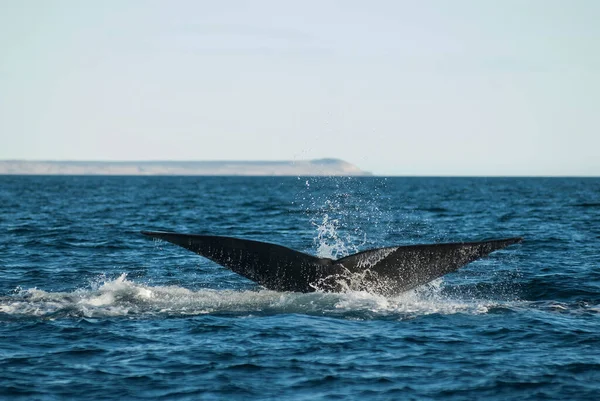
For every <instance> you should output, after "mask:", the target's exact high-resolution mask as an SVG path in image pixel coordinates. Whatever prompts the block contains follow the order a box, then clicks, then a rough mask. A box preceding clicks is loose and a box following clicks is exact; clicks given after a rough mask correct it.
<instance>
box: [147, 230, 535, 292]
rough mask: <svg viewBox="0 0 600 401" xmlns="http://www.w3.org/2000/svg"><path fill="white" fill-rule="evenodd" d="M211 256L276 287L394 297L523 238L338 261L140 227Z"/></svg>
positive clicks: (395, 249)
mask: <svg viewBox="0 0 600 401" xmlns="http://www.w3.org/2000/svg"><path fill="white" fill-rule="evenodd" d="M142 234H144V235H147V236H149V237H152V238H156V239H160V240H164V241H168V242H171V243H173V244H176V245H179V246H181V247H183V248H186V249H188V250H190V251H192V252H195V253H197V254H198V255H201V256H203V257H205V258H208V259H210V260H212V261H213V262H216V263H218V264H220V265H222V266H224V267H227V268H228V269H230V270H232V271H233V272H235V273H237V274H239V275H241V276H244V277H246V278H248V279H250V280H252V281H254V282H256V283H258V284H260V285H262V286H263V287H265V288H267V289H269V290H274V291H292V292H314V291H325V292H341V291H345V290H348V289H352V290H361V291H369V292H374V293H378V294H382V295H394V294H398V293H401V292H405V291H408V290H411V289H413V288H416V287H418V286H420V285H422V284H426V283H428V282H430V281H432V280H435V279H436V278H438V277H441V276H443V275H445V274H448V273H451V272H454V271H456V270H458V269H460V268H461V267H463V266H465V265H466V264H468V263H470V262H472V261H474V260H477V259H480V258H483V257H485V256H487V255H488V254H490V253H492V252H494V251H496V250H499V249H503V248H506V247H507V246H509V245H512V244H517V243H519V242H521V241H522V240H523V239H522V238H520V237H516V238H505V239H494V240H487V241H478V242H456V243H443V244H423V245H404V246H392V247H385V248H376V249H370V250H366V251H362V252H358V253H355V254H353V255H349V256H345V257H343V258H340V259H337V260H334V259H329V258H319V257H316V256H312V255H308V254H306V253H303V252H298V251H295V250H293V249H290V248H286V247H284V246H281V245H276V244H270V243H266V242H260V241H253V240H247V239H240V238H233V237H223V236H213V235H196V234H182V233H175V232H164V231H142Z"/></svg>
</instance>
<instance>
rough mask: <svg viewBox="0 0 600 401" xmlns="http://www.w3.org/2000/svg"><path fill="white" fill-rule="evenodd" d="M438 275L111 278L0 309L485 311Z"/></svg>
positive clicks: (8, 300) (34, 295)
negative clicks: (369, 282)
mask: <svg viewBox="0 0 600 401" xmlns="http://www.w3.org/2000/svg"><path fill="white" fill-rule="evenodd" d="M441 283H442V280H441V279H438V280H436V281H435V283H434V284H433V285H428V286H426V287H423V288H421V289H418V290H413V291H410V292H407V293H404V294H401V295H399V296H396V297H391V298H388V297H384V296H381V295H375V294H372V293H368V292H365V291H348V292H344V293H323V292H314V293H308V294H301V293H287V292H283V293H282V292H276V291H269V290H259V291H235V290H212V289H201V290H198V291H192V290H189V289H186V288H183V287H179V286H149V285H147V284H143V283H136V282H134V281H131V280H128V279H127V277H126V275H125V274H122V275H121V276H119V277H118V278H116V279H113V280H105V281H103V282H97V283H94V284H92V285H91V288H84V289H78V290H75V291H72V292H47V291H44V290H40V289H37V288H31V289H25V290H23V289H21V290H18V291H16V292H15V294H14V295H11V296H7V297H2V298H0V313H5V314H8V315H18V316H39V317H48V318H54V317H67V316H71V317H74V316H83V317H102V316H151V315H157V314H163V315H198V314H206V313H232V312H233V313H237V314H242V315H251V314H256V313H266V314H280V313H302V314H317V315H331V316H340V315H341V316H344V315H345V314H352V316H353V318H356V317H357V316H358V317H359V318H360V315H361V314H364V318H365V319H371V318H377V317H378V316H393V317H397V318H399V319H403V318H407V317H414V316H418V315H426V314H431V313H440V314H453V313H469V314H479V313H485V312H487V310H488V309H489V307H490V306H491V305H493V304H492V303H491V302H488V301H481V300H479V301H477V300H469V301H464V300H457V299H449V298H447V297H445V296H443V295H441Z"/></svg>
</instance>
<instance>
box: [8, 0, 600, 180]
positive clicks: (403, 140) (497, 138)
mask: <svg viewBox="0 0 600 401" xmlns="http://www.w3.org/2000/svg"><path fill="white" fill-rule="evenodd" d="M598 21H600V1H597V0H589V1H585V0H573V1H563V0H503V1H493V0H487V1H486V0H471V1H466V0H452V1H450V0H437V1H436V0H423V1H412V0H411V1H401V0H399V1H377V0H374V1H352V0H347V1H328V0H322V1H312V0H303V1H260V0H255V1H227V0H224V1H200V0H198V1H179V0H172V1H166V0H164V1H152V0H144V1H134V0H129V1H125V0H119V1H114V0H103V1H93V2H92V1H79V0H73V1H61V0H53V1H46V0H38V1H32V0H0V160H1V159H4V160H6V159H27V160H305V159H314V158H324V157H334V158H341V159H344V160H346V161H348V162H351V163H354V164H356V165H357V166H359V167H360V168H362V169H364V170H368V171H371V172H373V173H375V174H380V175H484V176H486V175H595V176H598V175H600V23H598Z"/></svg>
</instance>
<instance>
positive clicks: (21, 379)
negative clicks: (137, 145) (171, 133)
mask: <svg viewBox="0 0 600 401" xmlns="http://www.w3.org/2000/svg"><path fill="white" fill-rule="evenodd" d="M140 230H172V231H180V232H189V233H198V234H215V235H227V236H235V237H241V238H248V239H255V240H261V241H267V242H274V243H278V244H281V245H284V246H287V247H290V248H293V249H296V250H299V251H304V252H308V253H312V254H318V255H320V256H329V257H341V256H343V255H347V254H351V253H354V252H357V251H360V250H364V249H368V248H374V247H382V246H393V245H401V244H416V243H434V242H456V241H475V240H483V239H491V238H504V237H511V236H523V237H524V239H525V241H524V242H523V243H522V244H519V245H514V246H511V247H509V248H507V249H505V250H502V251H498V252H495V253H493V254H492V255H490V256H489V257H488V258H486V259H483V260H479V261H476V262H474V263H471V264H470V265H468V266H466V267H465V268H463V269H461V270H459V271H458V272H456V273H452V274H449V275H447V276H445V277H443V278H441V279H438V280H436V281H434V282H433V283H431V284H429V285H425V286H423V287H421V288H419V289H417V290H414V291H411V292H408V293H404V294H401V295H399V296H396V297H392V298H386V297H382V296H378V295H373V294H370V293H368V292H348V293H340V294H332V293H311V294H299V293H281V292H274V291H268V290H265V289H263V288H261V287H259V286H257V285H256V284H254V283H252V282H250V281H248V280H247V279H245V278H243V277H241V276H238V275H236V274H234V273H232V272H230V271H229V270H227V269H225V268H223V267H220V266H218V265H216V264H214V263H212V262H210V261H208V260H206V259H204V258H202V257H199V256H197V255H194V254H193V253H191V252H189V251H187V250H184V249H182V248H179V247H176V246H174V245H172V244H169V243H166V242H158V241H154V240H151V239H148V238H146V237H144V236H142V235H141V234H140V233H139V232H140ZM0 399H2V400H13V399H23V400H38V399H39V400H62V399H77V400H80V399H120V400H137V399H156V400H170V399H175V400H179V399H181V400H221V399H222V400H248V399H257V400H258V399H260V400H288V399H289V400H334V399H343V400H355V399H356V400H419V399H425V400H428V399H440V400H474V399H476V400H506V399H513V400H565V399H570V400H598V399H600V179H597V178H383V177H364V178H339V177H338V178H307V177H300V178H297V177H286V178H281V177H263V178H257V177H93V176H92V177H90V176H45V177H43V176H39V177H36V176H0Z"/></svg>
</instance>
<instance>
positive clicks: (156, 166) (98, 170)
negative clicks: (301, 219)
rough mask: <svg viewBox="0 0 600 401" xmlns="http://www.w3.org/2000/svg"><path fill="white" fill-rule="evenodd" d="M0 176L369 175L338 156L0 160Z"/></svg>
mask: <svg viewBox="0 0 600 401" xmlns="http://www.w3.org/2000/svg"><path fill="white" fill-rule="evenodd" d="M0 175H192V176H193V175H198V176H203V175H212V176H214V175H217V176H218V175H223V176H227V175H241V176H365V175H372V174H371V173H370V172H367V171H363V170H361V169H360V168H358V167H357V166H355V165H353V164H351V163H348V162H346V161H344V160H340V159H315V160H298V161H285V160H283V161H51V160H44V161H32V160H0Z"/></svg>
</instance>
